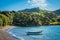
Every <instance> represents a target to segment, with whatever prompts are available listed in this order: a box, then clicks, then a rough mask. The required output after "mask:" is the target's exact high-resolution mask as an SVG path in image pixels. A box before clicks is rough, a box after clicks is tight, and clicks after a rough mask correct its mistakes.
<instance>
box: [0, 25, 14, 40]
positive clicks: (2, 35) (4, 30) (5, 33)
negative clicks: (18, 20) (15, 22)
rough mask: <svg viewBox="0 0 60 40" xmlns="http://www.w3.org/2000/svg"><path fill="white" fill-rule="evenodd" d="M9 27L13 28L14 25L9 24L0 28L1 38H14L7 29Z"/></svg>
mask: <svg viewBox="0 0 60 40" xmlns="http://www.w3.org/2000/svg"><path fill="white" fill-rule="evenodd" d="M8 28H13V26H12V27H11V26H9V27H2V28H0V40H14V38H12V37H11V36H10V35H9V34H8V33H7V32H6V29H8Z"/></svg>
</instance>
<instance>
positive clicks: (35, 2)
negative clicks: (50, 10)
mask: <svg viewBox="0 0 60 40" xmlns="http://www.w3.org/2000/svg"><path fill="white" fill-rule="evenodd" d="M28 3H29V4H31V5H32V6H38V7H42V8H43V7H44V8H45V7H47V5H48V4H47V2H46V0H28Z"/></svg>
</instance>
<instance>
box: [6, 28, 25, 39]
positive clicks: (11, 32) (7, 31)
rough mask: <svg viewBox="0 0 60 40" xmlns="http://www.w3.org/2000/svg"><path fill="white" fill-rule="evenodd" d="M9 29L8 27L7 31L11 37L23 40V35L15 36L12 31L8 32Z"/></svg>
mask: <svg viewBox="0 0 60 40" xmlns="http://www.w3.org/2000/svg"><path fill="white" fill-rule="evenodd" d="M11 29H13V28H11ZM11 29H8V31H7V32H8V33H9V34H10V35H12V36H13V37H15V38H18V39H20V40H25V39H24V38H23V37H20V36H17V35H15V34H13V33H12V32H10V30H11Z"/></svg>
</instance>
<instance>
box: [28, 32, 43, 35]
mask: <svg viewBox="0 0 60 40" xmlns="http://www.w3.org/2000/svg"><path fill="white" fill-rule="evenodd" d="M41 32H42V31H39V32H27V35H39V34H40V33H41Z"/></svg>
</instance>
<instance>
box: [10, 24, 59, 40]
mask: <svg viewBox="0 0 60 40" xmlns="http://www.w3.org/2000/svg"><path fill="white" fill-rule="evenodd" d="M41 30H42V33H41V34H40V35H26V32H28V31H31V32H36V31H41ZM10 32H11V33H13V34H15V35H16V36H18V37H22V38H23V39H22V40H60V26H59V25H54V26H41V27H20V28H13V29H11V30H10ZM16 40H20V39H17V38H16Z"/></svg>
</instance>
